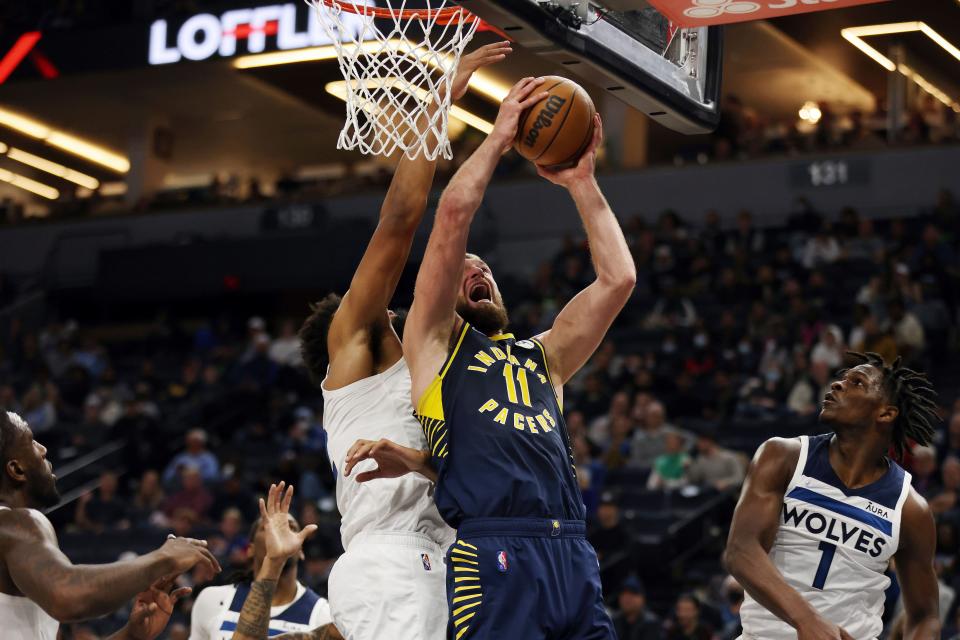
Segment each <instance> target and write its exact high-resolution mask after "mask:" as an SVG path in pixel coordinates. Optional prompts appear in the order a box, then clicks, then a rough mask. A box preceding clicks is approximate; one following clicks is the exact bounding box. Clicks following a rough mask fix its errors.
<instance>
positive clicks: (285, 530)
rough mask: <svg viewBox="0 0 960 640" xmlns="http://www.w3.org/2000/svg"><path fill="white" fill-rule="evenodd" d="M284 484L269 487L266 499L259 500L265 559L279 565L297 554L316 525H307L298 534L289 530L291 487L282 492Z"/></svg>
mask: <svg viewBox="0 0 960 640" xmlns="http://www.w3.org/2000/svg"><path fill="white" fill-rule="evenodd" d="M285 485H286V483H284V482H281V483H280V484H278V485H277V484H272V485H270V490H269V491H268V492H267V499H266V501H264V499H263V498H260V526H261V528H262V530H263V535H264V545H265V547H266V550H267V558H269V559H271V560H276V561H279V562H281V563H283V562H286V561H287V558H289V557H291V556H293V555H296V554H297V553H299V551H300V549H301V548H303V543H304V541H306V539H307V538H309V537H310V536H311V535H313V532H314V531H316V530H317V525H315V524H308V525H307V526H305V527H304V528H303V529H301V530H300V531H299V532H297V531H294V530H293V529H291V528H290V518H289V514H290V503H291V502H292V501H293V485H290V486H289V487H287V488H286V491H284V486H285Z"/></svg>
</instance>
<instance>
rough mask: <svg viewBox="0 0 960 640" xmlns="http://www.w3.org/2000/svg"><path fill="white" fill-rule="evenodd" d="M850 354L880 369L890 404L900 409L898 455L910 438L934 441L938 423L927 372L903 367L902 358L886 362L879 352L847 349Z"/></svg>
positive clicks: (896, 436) (895, 427)
mask: <svg viewBox="0 0 960 640" xmlns="http://www.w3.org/2000/svg"><path fill="white" fill-rule="evenodd" d="M847 355H849V356H851V357H853V358H856V359H857V360H860V361H861V362H863V363H866V364H869V365H871V366H873V367H876V368H877V369H879V371H880V373H881V374H882V376H883V378H882V382H881V384H883V390H884V393H885V394H886V396H887V399H888V400H889V401H890V403H891V404H893V405H895V406H896V407H897V410H898V411H899V413H898V415H897V419H896V421H895V422H894V423H893V447H894V450H895V451H896V453H897V457H898V458H902V457H903V452H904V449H905V448H906V446H907V440H913V441H915V442H916V443H917V444H920V445H928V444H930V442H931V441H932V440H933V435H934V431H935V426H936V424H937V422H938V419H939V417H938V415H937V404H936V397H937V392H936V391H934V389H933V385H932V384H931V383H930V380H928V379H927V375H926V374H925V373H918V372H916V371H914V370H913V369H908V368H906V367H902V366H900V360H901V359H900V358H897V359H896V360H895V361H894V363H893V364H892V365H889V366H888V365H887V364H886V363H885V362H884V361H883V357H881V356H880V354H877V353H873V352H870V351H868V352H867V353H857V352H855V351H848V352H847Z"/></svg>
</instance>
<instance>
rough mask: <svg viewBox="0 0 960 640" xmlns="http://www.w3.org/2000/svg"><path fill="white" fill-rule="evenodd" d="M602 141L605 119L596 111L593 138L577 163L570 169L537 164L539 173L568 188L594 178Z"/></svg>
mask: <svg viewBox="0 0 960 640" xmlns="http://www.w3.org/2000/svg"><path fill="white" fill-rule="evenodd" d="M601 142H603V121H602V120H601V119H600V114H599V113H596V114H594V116H593V139H592V140H591V141H590V145H589V146H588V147H587V150H586V151H584V152H583V155H582V156H580V160H579V161H578V162H577V164H575V165H574V166H572V167H570V168H568V169H550V168H547V167H543V166H540V165H537V173H538V174H540V175H541V176H543V177H544V178H546V179H547V180H549V181H550V182H552V183H553V184H557V185H560V186H561V187H566V188H567V189H569V188H570V187H571V186H572V185H573V184H575V183H577V182H579V181H582V180H593V177H594V171H595V170H596V166H597V149H598V148H599V146H600V143H601Z"/></svg>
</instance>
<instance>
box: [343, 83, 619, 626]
mask: <svg viewBox="0 0 960 640" xmlns="http://www.w3.org/2000/svg"><path fill="white" fill-rule="evenodd" d="M541 83H542V80H539V79H534V78H526V79H524V80H522V81H521V82H519V83H518V84H516V85H515V86H514V87H513V89H512V90H511V91H510V94H509V95H508V96H507V98H506V99H505V100H504V102H503V104H502V105H501V108H500V113H499V114H498V116H497V120H496V123H495V125H494V129H493V132H492V133H491V134H490V135H489V136H488V137H487V139H486V140H485V141H484V142H483V144H481V145H480V147H479V148H478V149H477V151H476V152H475V153H474V154H473V155H472V156H471V157H470V158H469V159H468V160H467V161H466V162H465V163H464V164H463V166H462V167H460V169H459V171H457V173H456V175H455V176H454V177H453V179H452V180H451V181H450V184H449V186H448V187H447V189H446V190H445V191H444V194H443V196H442V197H441V199H440V205H439V208H438V210H437V216H436V221H435V222H434V226H433V231H432V233H431V234H430V239H429V241H428V244H427V249H426V253H425V255H424V258H423V263H422V264H421V266H420V272H419V274H418V276H417V283H416V292H415V295H414V301H413V306H412V307H411V309H410V315H409V317H408V319H407V324H406V328H405V331H404V338H403V353H404V358H406V360H407V362H408V364H409V366H410V374H411V377H412V381H413V383H412V390H413V397H414V398H415V399H416V403H417V404H416V406H417V416H418V417H419V419H420V421H421V422H422V424H423V429H424V431H425V433H426V436H427V441H428V444H429V449H427V450H425V451H416V450H413V449H410V448H409V447H400V446H398V445H397V444H395V443H390V442H384V441H380V442H376V443H374V442H360V443H357V445H356V448H355V450H354V451H352V452H351V458H350V463H349V464H348V469H349V468H350V465H352V464H353V463H355V462H356V461H357V460H362V459H365V458H373V459H375V460H377V462H378V464H379V468H378V470H377V471H374V472H372V473H368V474H367V475H366V476H364V478H374V477H384V476H390V475H394V474H397V473H403V472H405V471H406V470H408V469H409V470H415V471H418V472H420V473H421V474H424V475H426V476H428V477H432V478H435V479H436V482H437V489H436V495H435V499H436V502H437V506H438V507H439V509H440V513H441V515H442V516H443V518H444V520H445V521H446V522H447V523H448V524H450V525H451V526H452V527H456V528H457V529H458V531H457V541H456V543H455V544H454V545H453V546H452V547H451V549H450V551H449V554H448V560H449V562H450V564H451V565H452V567H453V570H452V571H451V572H449V573H448V575H447V598H448V608H449V615H450V618H449V622H448V628H447V634H448V637H449V638H456V639H458V640H459V639H465V638H470V639H474V638H476V639H487V638H491V639H492V638H497V639H502V638H523V639H524V640H538V639H541V638H544V639H545V638H577V639H578V640H600V639H608V638H610V639H612V638H614V637H615V634H614V630H613V625H612V623H611V621H610V618H609V617H608V616H607V614H606V611H605V609H604V605H603V598H602V594H601V587H600V573H599V567H598V563H597V555H596V553H595V552H594V550H593V548H592V547H591V546H590V544H589V543H588V542H587V541H586V539H585V529H586V527H585V525H584V517H585V509H584V505H583V499H582V498H581V495H580V489H579V486H578V484H577V480H576V477H575V476H576V471H575V469H574V467H573V456H572V449H571V447H570V439H569V436H568V434H567V431H566V426H565V425H564V422H563V416H562V407H563V384H564V383H565V382H566V381H567V380H569V379H570V377H571V376H573V375H574V374H575V373H576V372H577V370H579V369H580V367H581V366H583V364H584V362H586V360H587V359H588V358H589V357H590V356H591V355H592V354H593V352H594V351H595V350H596V348H597V346H598V345H599V344H600V342H601V340H602V339H603V337H604V335H605V334H606V332H607V329H608V328H609V327H610V325H611V323H612V322H613V320H614V318H616V316H617V314H618V313H619V312H620V309H621V308H622V307H623V305H624V304H625V303H626V301H627V299H628V298H629V297H630V294H631V292H632V291H633V287H634V283H635V281H636V270H635V268H634V263H633V258H632V257H631V256H630V252H629V250H628V249H627V244H626V241H625V240H624V237H623V233H622V231H621V230H620V226H619V225H618V223H617V219H616V217H615V216H614V214H613V212H612V211H611V210H610V207H609V206H608V205H607V202H606V200H605V199H604V197H603V194H602V193H601V192H600V189H599V187H598V185H597V182H596V179H595V178H594V163H595V158H596V151H597V146H598V144H599V143H600V141H601V139H602V129H601V123H600V119H599V117H597V118H596V120H595V122H594V127H595V129H594V137H593V140H592V142H591V144H590V146H589V148H588V149H587V151H586V153H585V154H584V155H583V157H582V158H581V159H580V161H579V163H578V164H577V165H576V166H575V167H573V168H570V169H566V170H562V171H552V170H548V169H544V168H538V171H539V173H540V175H541V176H543V177H545V178H546V179H548V180H550V181H551V182H553V183H554V184H558V185H561V186H563V187H565V188H566V189H567V190H568V191H569V193H570V195H571V196H572V198H573V200H574V202H575V203H576V206H577V210H578V211H579V213H580V217H581V219H582V221H583V224H584V226H585V227H586V231H587V240H588V242H589V245H590V249H591V254H592V257H593V262H594V267H595V270H596V273H597V279H596V280H595V281H594V282H593V283H592V284H590V285H589V286H588V287H587V288H586V289H584V290H583V291H581V292H580V293H579V294H578V295H577V296H576V297H574V298H573V300H571V301H570V302H569V303H568V304H567V306H566V307H564V309H563V310H562V311H561V312H560V314H559V315H558V316H557V318H556V320H555V321H554V324H553V327H552V328H551V329H550V330H549V331H547V332H545V333H543V334H541V335H539V336H537V337H536V338H532V339H529V340H520V341H517V340H515V339H514V337H513V336H512V335H510V334H504V333H503V332H504V330H505V328H506V326H507V324H508V318H507V311H506V308H505V306H504V304H503V300H502V299H501V297H500V292H499V290H498V288H497V283H496V281H495V280H494V278H493V274H492V273H491V271H490V268H489V266H487V264H486V263H485V262H484V261H483V260H482V259H480V258H479V257H478V256H475V255H471V254H467V253H466V249H467V236H468V233H469V229H470V224H471V222H472V220H473V217H474V214H475V213H476V211H477V208H478V207H479V205H480V202H481V200H482V198H483V194H484V191H485V190H486V187H487V184H488V183H489V182H490V179H491V176H492V174H493V171H494V168H495V167H496V165H497V162H498V160H499V159H500V156H501V155H502V154H503V153H504V152H505V151H507V150H508V149H509V148H510V147H511V145H512V144H513V140H514V138H515V137H516V134H517V128H518V120H519V118H520V115H521V113H522V112H523V111H524V109H526V108H528V107H530V106H532V105H533V104H535V103H536V102H537V101H539V100H541V99H542V98H544V97H545V96H546V94H545V93H543V92H538V88H539V87H540V85H541ZM465 255H466V257H464V256H465ZM358 479H359V478H358Z"/></svg>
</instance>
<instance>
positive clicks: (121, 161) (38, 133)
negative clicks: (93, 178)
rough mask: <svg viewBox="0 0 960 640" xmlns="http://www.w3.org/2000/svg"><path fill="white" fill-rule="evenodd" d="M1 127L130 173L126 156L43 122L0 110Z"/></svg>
mask: <svg viewBox="0 0 960 640" xmlns="http://www.w3.org/2000/svg"><path fill="white" fill-rule="evenodd" d="M0 125H4V126H6V127H9V128H11V129H13V130H15V131H19V132H20V133H22V134H24V135H27V136H30V137H31V138H38V139H40V140H43V141H44V142H46V143H47V144H49V145H52V146H54V147H59V148H60V149H63V150H64V151H66V152H67V153H72V154H73V155H75V156H79V157H81V158H85V159H86V160H89V161H90V162H94V163H96V164H99V165H102V166H104V167H107V168H108V169H112V170H113V171H116V172H117V173H126V172H128V171H130V160H128V159H127V158H126V157H125V156H122V155H120V154H118V153H114V152H113V151H110V150H109V149H106V148H105V147H101V146H100V145H98V144H94V143H92V142H89V141H87V140H84V139H82V138H78V137H76V136H73V135H70V134H69V133H66V132H64V131H59V130H57V129H54V128H52V127H49V126H47V125H45V124H43V123H42V122H38V121H36V120H32V119H30V118H28V117H26V116H23V115H20V114H19V113H14V112H13V111H9V110H7V109H0Z"/></svg>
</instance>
